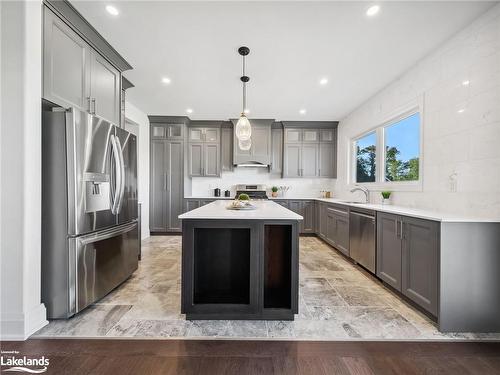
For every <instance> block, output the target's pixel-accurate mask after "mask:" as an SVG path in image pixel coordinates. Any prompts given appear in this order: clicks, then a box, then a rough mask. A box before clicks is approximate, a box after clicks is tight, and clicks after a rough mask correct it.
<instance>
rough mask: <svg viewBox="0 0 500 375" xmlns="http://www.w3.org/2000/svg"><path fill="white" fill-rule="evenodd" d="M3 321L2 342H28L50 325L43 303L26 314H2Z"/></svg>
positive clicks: (0, 332) (0, 336)
mask: <svg viewBox="0 0 500 375" xmlns="http://www.w3.org/2000/svg"><path fill="white" fill-rule="evenodd" d="M1 319H2V320H1V322H0V324H1V330H0V340H12V341H23V340H26V339H27V338H28V337H30V336H31V335H32V334H34V333H35V332H37V331H38V330H40V329H41V328H42V327H44V326H45V325H47V324H48V323H49V322H48V321H47V311H46V310H45V305H44V304H43V303H41V304H39V305H38V306H36V307H35V308H34V309H32V310H30V311H29V312H27V313H24V314H23V313H21V314H2V316H1Z"/></svg>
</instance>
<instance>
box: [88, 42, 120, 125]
mask: <svg viewBox="0 0 500 375" xmlns="http://www.w3.org/2000/svg"><path fill="white" fill-rule="evenodd" d="M90 56H91V64H90V66H91V72H90V97H91V103H90V104H91V107H90V109H91V111H92V113H93V114H95V115H97V116H99V117H102V118H103V119H105V120H108V121H110V122H112V123H113V124H120V94H121V90H120V85H121V75H120V72H119V71H118V70H117V69H115V68H114V67H113V66H112V65H111V64H110V63H109V62H108V61H107V60H106V59H105V58H104V57H102V56H101V55H99V54H98V53H97V52H95V51H92V52H91V54H90Z"/></svg>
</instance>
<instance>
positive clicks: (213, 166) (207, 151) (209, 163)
mask: <svg viewBox="0 0 500 375" xmlns="http://www.w3.org/2000/svg"><path fill="white" fill-rule="evenodd" d="M203 147H204V153H203V159H204V168H203V175H204V176H206V177H219V176H220V147H219V144H218V143H213V144H212V143H207V144H205V145H204V146H203Z"/></svg>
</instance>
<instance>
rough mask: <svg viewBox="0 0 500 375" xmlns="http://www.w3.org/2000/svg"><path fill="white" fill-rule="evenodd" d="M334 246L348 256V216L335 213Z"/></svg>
mask: <svg viewBox="0 0 500 375" xmlns="http://www.w3.org/2000/svg"><path fill="white" fill-rule="evenodd" d="M335 247H336V248H337V250H339V251H340V252H342V253H343V254H344V255H347V256H349V216H344V215H335Z"/></svg>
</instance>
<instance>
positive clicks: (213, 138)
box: [203, 128, 220, 143]
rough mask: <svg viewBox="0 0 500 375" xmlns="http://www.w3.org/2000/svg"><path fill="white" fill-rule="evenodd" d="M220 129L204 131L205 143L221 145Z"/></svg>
mask: <svg viewBox="0 0 500 375" xmlns="http://www.w3.org/2000/svg"><path fill="white" fill-rule="evenodd" d="M219 134H220V133H219V129H210V128H208V129H204V135H203V139H204V141H205V142H210V143H219V138H220V137H219Z"/></svg>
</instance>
